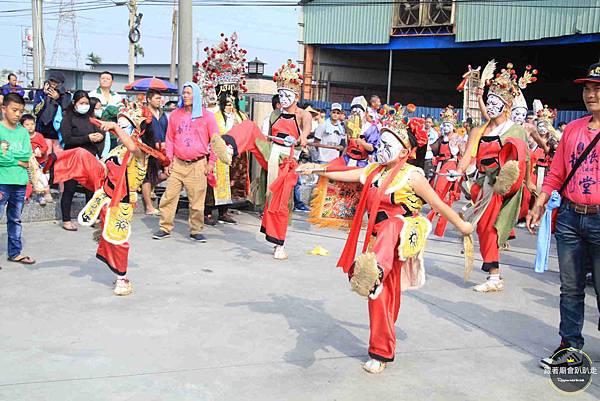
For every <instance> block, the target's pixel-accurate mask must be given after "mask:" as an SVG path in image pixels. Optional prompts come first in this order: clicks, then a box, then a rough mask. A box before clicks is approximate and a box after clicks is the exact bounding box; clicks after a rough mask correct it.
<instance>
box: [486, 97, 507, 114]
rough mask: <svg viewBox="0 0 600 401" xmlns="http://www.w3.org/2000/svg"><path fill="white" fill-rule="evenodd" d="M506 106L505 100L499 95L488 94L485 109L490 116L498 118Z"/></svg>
mask: <svg viewBox="0 0 600 401" xmlns="http://www.w3.org/2000/svg"><path fill="white" fill-rule="evenodd" d="M505 107H506V106H505V104H504V102H503V101H502V99H500V98H499V97H498V96H496V95H488V97H487V102H486V103H485V109H486V111H487V114H488V116H489V117H490V118H497V117H499V116H500V115H502V113H503V112H504V108H505Z"/></svg>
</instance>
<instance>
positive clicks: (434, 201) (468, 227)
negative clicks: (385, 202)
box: [410, 172, 473, 235]
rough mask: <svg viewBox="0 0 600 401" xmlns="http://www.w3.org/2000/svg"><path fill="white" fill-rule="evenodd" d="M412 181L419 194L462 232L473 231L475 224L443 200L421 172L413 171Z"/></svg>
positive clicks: (466, 233)
mask: <svg viewBox="0 0 600 401" xmlns="http://www.w3.org/2000/svg"><path fill="white" fill-rule="evenodd" d="M410 183H411V186H412V189H413V191H415V193H416V194H417V195H419V196H420V197H421V198H423V199H424V200H425V202H427V203H428V204H429V205H430V206H431V208H432V209H433V210H435V211H436V212H438V213H439V214H441V215H442V216H444V217H445V218H446V219H448V221H449V222H450V223H452V224H453V225H454V226H455V227H456V228H457V229H458V230H459V231H460V232H461V233H463V234H465V235H469V234H471V233H472V232H473V225H472V224H471V223H467V222H466V221H464V220H463V219H461V218H460V216H459V215H458V214H457V213H456V212H455V211H454V210H452V208H451V207H450V206H448V205H447V204H446V203H445V202H444V201H443V200H441V199H440V197H439V196H438V194H436V193H435V191H434V190H433V188H431V185H429V181H427V179H426V178H425V177H424V176H423V175H422V174H421V173H418V172H413V173H412V174H411V176H410Z"/></svg>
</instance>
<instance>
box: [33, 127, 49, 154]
mask: <svg viewBox="0 0 600 401" xmlns="http://www.w3.org/2000/svg"><path fill="white" fill-rule="evenodd" d="M36 139H38V147H39V148H40V152H42V156H46V153H48V144H47V143H46V140H44V137H43V136H42V134H40V133H39V132H38V133H36Z"/></svg>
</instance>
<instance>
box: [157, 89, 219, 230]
mask: <svg viewBox="0 0 600 401" xmlns="http://www.w3.org/2000/svg"><path fill="white" fill-rule="evenodd" d="M178 106H179V107H178V108H177V109H176V110H174V111H173V113H172V114H171V116H170V117H169V126H168V128H167V135H166V138H165V148H166V151H167V157H168V158H169V160H171V164H170V165H169V167H167V168H166V169H165V174H166V175H167V176H168V177H169V178H168V179H167V187H166V189H165V193H164V194H163V196H162V198H161V200H160V205H159V209H160V230H159V231H158V232H156V233H155V234H154V235H153V236H152V238H154V239H163V238H168V237H170V236H171V231H172V230H173V220H174V219H175V213H176V211H177V203H178V202H179V195H180V193H181V189H182V188H185V191H186V192H187V196H188V198H189V202H190V206H189V208H190V217H189V225H190V239H192V240H194V241H198V242H206V239H205V237H204V235H202V234H200V232H201V231H202V228H203V225H204V199H205V197H206V185H207V181H206V176H207V175H210V174H211V172H212V170H213V168H214V166H215V162H216V155H215V153H214V152H210V150H209V144H210V141H211V138H212V137H213V136H215V135H216V136H219V127H218V125H217V121H216V120H215V117H214V115H213V114H212V113H211V112H210V111H208V110H207V109H206V108H204V107H202V96H201V92H200V88H199V87H198V85H197V84H195V83H193V82H186V83H185V84H184V85H183V91H182V94H181V98H180V100H179V104H178Z"/></svg>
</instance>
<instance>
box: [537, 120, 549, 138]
mask: <svg viewBox="0 0 600 401" xmlns="http://www.w3.org/2000/svg"><path fill="white" fill-rule="evenodd" d="M536 127H537V132H539V134H540V135H546V134H547V133H548V127H547V126H546V122H545V121H540V122H538V123H537V124H536Z"/></svg>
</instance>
